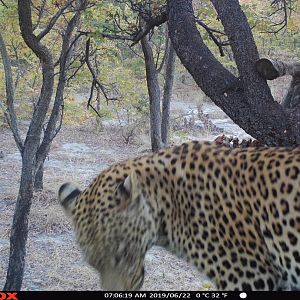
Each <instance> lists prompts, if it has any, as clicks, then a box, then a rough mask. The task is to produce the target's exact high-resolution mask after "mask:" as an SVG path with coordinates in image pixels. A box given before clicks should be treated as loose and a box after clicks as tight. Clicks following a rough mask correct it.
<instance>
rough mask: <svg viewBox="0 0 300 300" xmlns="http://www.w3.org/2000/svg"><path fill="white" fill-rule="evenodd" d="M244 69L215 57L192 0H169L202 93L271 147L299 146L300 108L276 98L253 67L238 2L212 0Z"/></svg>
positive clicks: (176, 40)
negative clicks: (197, 21)
mask: <svg viewBox="0 0 300 300" xmlns="http://www.w3.org/2000/svg"><path fill="white" fill-rule="evenodd" d="M211 2H212V3H213V5H214V7H215V9H216V11H217V13H218V17H219V19H220V20H221V22H222V24H223V26H224V30H225V32H226V34H227V36H228V37H229V39H230V42H231V48H232V51H233V53H234V58H235V61H236V64H237V67H238V70H239V75H240V77H239V78H236V77H235V76H234V75H233V74H232V73H230V72H229V71H228V70H227V69H226V68H224V67H223V66H222V64H221V63H220V62H219V61H218V60H217V59H216V58H215V57H214V55H213V54H212V53H211V51H210V50H209V49H208V48H207V46H206V45H205V44H204V42H203V40H202V38H201V36H200V33H199V31H198V30H197V27H196V25H195V18H194V12H193V7H192V1H191V0H168V8H169V22H168V26H169V34H170V38H171V40H172V43H173V46H174V49H175V51H176V53H177V55H178V57H179V58H180V60H181V62H182V64H183V65H184V66H185V67H186V68H187V70H188V71H189V73H190V74H191V75H192V76H193V78H194V80H195V82H196V83H197V84H198V86H199V87H200V88H201V89H202V91H203V92H204V93H205V94H206V95H207V96H208V97H210V98H211V99H212V101H213V102H214V103H215V104H216V105H218V106H219V107H220V108H221V109H222V110H223V111H224V112H225V113H226V114H227V115H228V116H229V117H230V118H231V119H232V120H233V121H234V122H235V123H236V124H238V125H239V126H240V127H242V128H243V129H244V130H245V131H246V132H247V133H249V134H250V135H252V136H253V137H254V138H256V139H258V140H259V141H261V142H263V143H265V144H267V145H270V146H271V145H273V146H276V145H281V146H291V145H296V144H300V122H299V117H300V110H298V111H295V110H294V111H291V110H285V109H284V108H283V107H282V106H281V105H280V104H279V103H277V102H275V101H274V99H273V97H272V95H271V92H270V90H269V88H268V86H267V84H266V82H265V80H264V79H263V78H261V77H260V76H259V74H258V73H257V72H256V70H255V68H254V65H255V62H256V61H257V60H258V52H257V49H256V46H255V43H254V39H253V36H252V33H251V29H250V27H249V24H248V22H247V19H246V17H245V15H244V13H243V12H242V10H241V7H240V4H239V1H238V0H211Z"/></svg>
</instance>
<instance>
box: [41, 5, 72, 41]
mask: <svg viewBox="0 0 300 300" xmlns="http://www.w3.org/2000/svg"><path fill="white" fill-rule="evenodd" d="M74 1H75V0H68V1H67V3H66V4H65V5H64V6H62V7H61V8H60V9H59V10H58V12H57V13H56V14H55V15H54V16H53V17H52V18H51V20H50V22H49V24H48V26H47V27H46V28H45V29H44V30H43V31H42V32H41V33H40V34H39V35H38V36H37V39H38V40H41V39H42V38H43V37H44V36H45V35H46V34H47V33H49V31H50V30H51V29H52V28H53V26H54V25H55V23H56V21H57V20H58V19H59V17H60V16H61V15H62V14H63V12H64V11H65V10H66V9H67V8H68V7H69V6H70V5H71V4H72V3H73V2H74Z"/></svg>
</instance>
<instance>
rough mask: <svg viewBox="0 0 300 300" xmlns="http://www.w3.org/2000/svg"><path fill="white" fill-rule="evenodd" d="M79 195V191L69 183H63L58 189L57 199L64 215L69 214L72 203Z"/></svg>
mask: <svg viewBox="0 0 300 300" xmlns="http://www.w3.org/2000/svg"><path fill="white" fill-rule="evenodd" d="M80 193H81V191H80V190H79V189H78V187H77V186H75V185H74V184H73V183H70V182H67V183H64V184H63V185H62V186H61V187H60V188H59V191H58V199H59V202H60V204H61V206H62V207H63V208H64V210H65V211H66V213H69V212H70V210H71V206H72V203H73V202H74V200H75V199H76V198H77V196H78V195H79V194H80Z"/></svg>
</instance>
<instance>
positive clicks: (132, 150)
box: [0, 124, 212, 291]
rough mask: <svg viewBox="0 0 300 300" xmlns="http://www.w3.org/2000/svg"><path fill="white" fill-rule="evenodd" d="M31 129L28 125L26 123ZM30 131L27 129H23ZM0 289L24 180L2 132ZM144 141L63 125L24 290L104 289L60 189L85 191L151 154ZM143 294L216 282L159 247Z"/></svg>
mask: <svg viewBox="0 0 300 300" xmlns="http://www.w3.org/2000/svg"><path fill="white" fill-rule="evenodd" d="M24 125H26V124H24ZM21 129H23V130H25V126H21ZM0 136H1V139H0V150H1V151H2V154H3V155H2V158H0V169H1V172H0V183H1V184H0V213H1V218H0V289H1V286H2V287H3V286H4V283H5V277H6V270H7V264H8V255H9V234H10V227H11V222H12V217H13V212H14V206H15V201H16V196H17V193H18V186H19V180H20V167H21V160H20V155H19V153H18V150H17V148H16V146H15V143H14V141H13V138H12V135H11V133H10V131H9V129H7V128H1V129H0ZM145 148H147V146H146V147H145V145H144V144H143V143H142V142H133V143H131V144H130V145H126V144H125V143H124V142H123V139H122V138H121V136H120V132H119V131H118V130H117V129H115V128H106V129H105V130H104V131H103V132H101V134H97V133H96V132H95V131H94V130H92V126H91V124H85V125H82V126H70V125H69V126H63V128H62V130H61V132H60V133H59V135H58V136H57V138H56V139H55V141H54V142H53V144H52V147H51V152H50V155H49V157H48V159H47V161H46V163H45V177H44V191H43V192H40V193H36V194H35V197H34V200H33V204H32V209H31V214H30V224H29V238H28V243H27V257H26V269H25V275H24V281H23V286H22V289H23V290H101V286H100V281H99V277H98V275H97V274H96V273H95V272H94V270H93V269H92V268H90V267H89V266H88V265H87V263H85V262H84V260H83V258H82V256H81V253H80V250H79V248H78V247H77V245H76V243H75V242H74V236H73V232H72V228H71V225H70V223H69V221H68V220H67V218H66V217H65V215H64V214H63V212H62V209H61V208H60V206H59V205H58V200H57V190H58V188H59V186H60V185H61V184H62V183H64V182H66V181H72V182H75V183H76V184H78V185H79V186H80V187H82V188H84V187H85V186H87V185H88V184H89V182H90V181H91V180H92V179H93V178H94V176H96V175H97V174H98V173H99V172H100V171H101V170H103V169H104V168H105V167H107V166H108V165H110V164H111V163H113V162H117V161H121V160H124V159H127V158H129V157H134V156H137V155H139V154H140V153H141V152H144V151H145ZM145 264H146V265H145V268H146V276H145V283H144V286H143V290H183V291H188V290H205V289H211V288H212V285H211V283H210V282H209V281H208V280H207V279H206V278H205V277H204V276H203V275H201V274H199V273H198V271H197V270H195V269H194V268H193V267H191V266H189V265H188V264H187V263H186V262H184V261H182V260H179V259H178V258H176V257H174V256H173V255H171V254H169V253H168V252H166V251H165V250H164V249H162V248H159V247H153V248H152V249H151V250H150V251H149V252H148V254H147V256H146V263H145Z"/></svg>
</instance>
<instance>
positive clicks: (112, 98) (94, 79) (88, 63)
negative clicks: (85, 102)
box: [85, 38, 120, 102]
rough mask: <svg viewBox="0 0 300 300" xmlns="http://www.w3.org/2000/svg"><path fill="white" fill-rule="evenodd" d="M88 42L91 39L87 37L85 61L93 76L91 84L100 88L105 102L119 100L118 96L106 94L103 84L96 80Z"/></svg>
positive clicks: (89, 42)
mask: <svg viewBox="0 0 300 300" xmlns="http://www.w3.org/2000/svg"><path fill="white" fill-rule="evenodd" d="M90 44H91V40H90V38H89V39H88V40H87V42H86V48H85V62H86V65H87V67H88V69H89V71H90V73H91V75H92V77H93V85H92V87H93V89H94V88H95V87H99V88H100V90H101V92H102V94H103V96H104V97H105V99H106V102H108V101H110V100H120V99H119V98H116V97H109V96H108V95H107V92H106V89H105V87H104V85H103V84H102V83H101V82H100V81H99V80H98V78H97V75H96V73H95V71H94V69H93V67H92V65H91V62H90V59H89V57H90ZM91 95H92V92H91ZM91 95H90V96H91Z"/></svg>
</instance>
